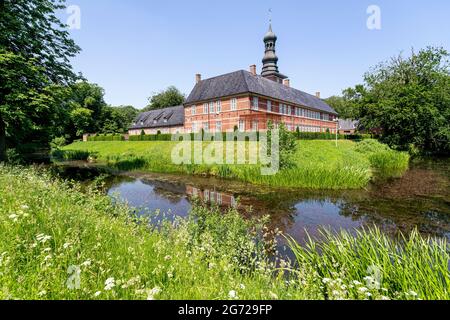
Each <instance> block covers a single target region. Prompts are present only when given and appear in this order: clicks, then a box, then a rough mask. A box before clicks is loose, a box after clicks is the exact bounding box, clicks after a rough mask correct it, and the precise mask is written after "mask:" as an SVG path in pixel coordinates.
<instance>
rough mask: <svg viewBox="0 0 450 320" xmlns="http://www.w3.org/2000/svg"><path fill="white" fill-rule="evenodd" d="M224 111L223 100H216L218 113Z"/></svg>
mask: <svg viewBox="0 0 450 320" xmlns="http://www.w3.org/2000/svg"><path fill="white" fill-rule="evenodd" d="M221 112H222V101H220V100H217V102H216V113H217V114H219V113H221Z"/></svg>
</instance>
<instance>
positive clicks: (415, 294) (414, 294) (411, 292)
mask: <svg viewBox="0 0 450 320" xmlns="http://www.w3.org/2000/svg"><path fill="white" fill-rule="evenodd" d="M409 294H410V295H411V296H413V297H417V292H414V291H410V292H409Z"/></svg>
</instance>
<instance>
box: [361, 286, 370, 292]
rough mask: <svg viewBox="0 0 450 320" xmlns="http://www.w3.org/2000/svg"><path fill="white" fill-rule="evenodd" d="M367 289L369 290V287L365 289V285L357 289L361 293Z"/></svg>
mask: <svg viewBox="0 0 450 320" xmlns="http://www.w3.org/2000/svg"><path fill="white" fill-rule="evenodd" d="M367 290H369V289H367V288H366V287H361V288H359V289H358V291H359V292H362V293H364V292H366V291H367Z"/></svg>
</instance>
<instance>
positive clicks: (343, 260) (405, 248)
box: [289, 227, 450, 299]
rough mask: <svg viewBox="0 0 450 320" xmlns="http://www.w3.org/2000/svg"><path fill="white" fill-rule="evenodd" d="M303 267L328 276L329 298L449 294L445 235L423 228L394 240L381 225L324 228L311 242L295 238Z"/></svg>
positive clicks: (324, 277)
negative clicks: (431, 233) (353, 231)
mask: <svg viewBox="0 0 450 320" xmlns="http://www.w3.org/2000/svg"><path fill="white" fill-rule="evenodd" d="M289 244H290V246H291V248H292V249H293V252H294V254H295V256H296V258H297V262H298V264H299V268H302V266H307V267H308V268H311V267H312V269H313V270H314V272H317V274H318V275H319V276H320V278H322V285H323V294H324V295H325V296H326V297H328V298H343V299H362V298H381V299H383V298H391V299H392V298H394V299H417V298H422V299H449V298H450V291H449V289H450V274H449V258H450V252H449V248H448V245H447V242H446V241H445V240H444V239H434V238H423V237H421V236H420V235H419V234H418V232H417V231H413V232H412V233H411V234H410V235H409V236H408V237H406V236H403V235H401V236H400V239H399V240H393V239H391V238H389V237H387V236H386V235H384V234H383V233H382V232H381V231H380V230H379V229H378V228H376V227H374V228H371V229H368V230H361V231H356V235H353V234H350V233H349V232H347V231H341V232H340V233H333V232H330V231H327V230H323V231H322V232H321V237H320V239H319V241H317V239H316V240H313V239H311V238H310V239H309V242H308V244H307V246H306V247H302V246H300V245H298V244H297V243H295V241H293V240H290V242H289Z"/></svg>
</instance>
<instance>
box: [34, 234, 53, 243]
mask: <svg viewBox="0 0 450 320" xmlns="http://www.w3.org/2000/svg"><path fill="white" fill-rule="evenodd" d="M51 238H52V237H51V236H47V235H45V234H42V233H41V234H38V235H37V236H36V239H37V240H38V241H39V242H41V243H46V242H47V241H48V240H50V239H51Z"/></svg>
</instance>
